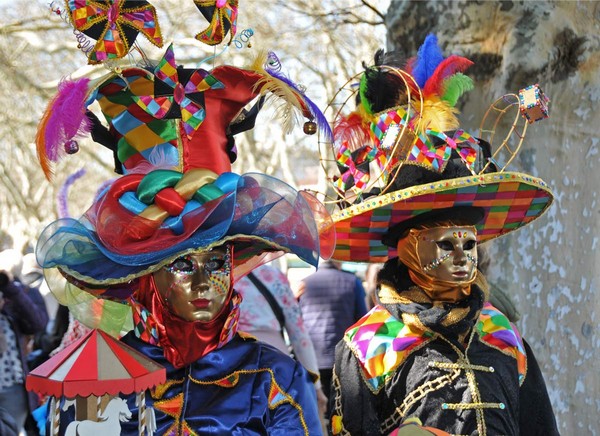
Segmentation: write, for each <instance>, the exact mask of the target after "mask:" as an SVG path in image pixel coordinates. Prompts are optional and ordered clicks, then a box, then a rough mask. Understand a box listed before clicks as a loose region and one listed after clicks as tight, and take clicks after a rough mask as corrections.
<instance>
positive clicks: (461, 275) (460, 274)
mask: <svg viewBox="0 0 600 436" xmlns="http://www.w3.org/2000/svg"><path fill="white" fill-rule="evenodd" d="M452 275H453V276H454V277H458V278H461V279H462V278H465V277H467V276H468V275H469V273H468V272H467V271H456V272H453V273H452Z"/></svg>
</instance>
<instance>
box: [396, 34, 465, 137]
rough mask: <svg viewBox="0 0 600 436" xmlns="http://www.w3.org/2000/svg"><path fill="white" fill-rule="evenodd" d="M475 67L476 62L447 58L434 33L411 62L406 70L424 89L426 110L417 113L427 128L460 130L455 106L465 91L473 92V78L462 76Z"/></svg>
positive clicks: (454, 56) (424, 106)
mask: <svg viewBox="0 0 600 436" xmlns="http://www.w3.org/2000/svg"><path fill="white" fill-rule="evenodd" d="M471 65H473V62H472V61H470V60H469V59H467V58H464V57H462V56H457V55H451V56H448V57H447V58H444V55H443V54H442V50H441V48H440V47H439V45H438V40H437V37H436V36H435V35H433V34H429V35H427V37H426V38H425V41H424V42H423V45H422V46H421V47H420V48H419V51H418V53H417V56H416V57H414V58H411V59H409V60H408V62H407V64H406V71H407V72H408V73H409V74H411V75H412V76H413V77H414V79H415V81H416V82H417V85H419V87H420V88H421V93H422V96H423V107H422V108H419V107H417V110H419V111H420V113H421V115H422V120H423V126H424V127H425V128H429V129H434V130H437V131H447V130H452V129H456V128H457V127H458V119H457V118H456V114H457V113H458V110H457V109H455V108H454V106H455V105H456V103H457V101H458V99H459V98H460V97H461V96H462V95H463V94H464V93H465V92H467V91H470V90H471V89H473V81H472V80H471V78H470V77H468V76H466V75H464V74H462V73H463V72H464V71H465V70H466V69H467V68H469V67H470V66H471ZM416 106H420V103H417V104H416Z"/></svg>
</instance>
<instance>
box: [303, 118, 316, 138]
mask: <svg viewBox="0 0 600 436" xmlns="http://www.w3.org/2000/svg"><path fill="white" fill-rule="evenodd" d="M303 130H304V133H306V134H307V135H314V134H315V133H317V123H315V122H314V121H307V122H306V123H304V127H303Z"/></svg>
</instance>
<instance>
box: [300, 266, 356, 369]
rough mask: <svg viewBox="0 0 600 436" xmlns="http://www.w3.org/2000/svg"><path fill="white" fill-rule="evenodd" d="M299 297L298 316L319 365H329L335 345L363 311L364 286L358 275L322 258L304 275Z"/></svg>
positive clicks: (323, 366)
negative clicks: (311, 270) (315, 268)
mask: <svg viewBox="0 0 600 436" xmlns="http://www.w3.org/2000/svg"><path fill="white" fill-rule="evenodd" d="M302 289H303V292H302V293H301V295H300V297H299V303H300V309H301V310H302V318H304V324H305V326H306V330H307V331H308V333H309V335H310V338H311V340H312V342H313V345H314V347H315V352H316V353H317V361H318V364H319V369H331V368H333V362H334V357H335V346H336V344H337V343H338V342H339V341H340V340H341V339H342V337H343V336H344V332H345V331H346V329H347V328H348V327H350V326H351V325H352V324H354V323H355V322H356V321H358V320H359V319H360V318H361V317H362V316H363V315H364V314H365V313H367V307H366V303H365V290H364V288H363V285H362V283H361V281H360V279H359V278H358V277H356V276H355V275H354V274H352V273H349V272H346V271H341V270H339V269H337V268H336V267H335V265H334V264H333V263H332V262H323V263H322V264H321V265H320V266H319V269H318V270H317V271H316V272H315V273H313V274H311V275H310V276H308V277H306V278H305V279H304V280H303V284H302Z"/></svg>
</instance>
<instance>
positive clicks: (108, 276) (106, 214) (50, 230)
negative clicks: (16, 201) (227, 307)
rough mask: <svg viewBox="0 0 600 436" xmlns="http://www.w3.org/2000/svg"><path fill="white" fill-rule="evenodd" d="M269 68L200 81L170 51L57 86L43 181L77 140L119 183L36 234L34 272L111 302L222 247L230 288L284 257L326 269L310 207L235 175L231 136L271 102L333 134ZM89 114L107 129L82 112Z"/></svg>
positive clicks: (217, 73)
mask: <svg viewBox="0 0 600 436" xmlns="http://www.w3.org/2000/svg"><path fill="white" fill-rule="evenodd" d="M273 56H275V55H274V54H273V53H267V52H264V53H260V54H259V55H258V57H257V59H256V60H255V62H254V63H253V64H252V65H250V66H249V67H248V68H237V67H233V66H230V65H220V66H217V67H215V68H214V69H212V70H211V71H205V70H203V69H201V68H184V67H182V66H178V65H177V64H176V62H175V56H174V52H173V48H172V46H169V47H168V48H167V50H166V52H165V54H164V56H163V57H162V59H160V60H159V61H158V62H157V63H156V64H148V65H147V66H146V67H144V68H141V67H137V66H136V67H130V68H119V69H116V70H114V71H112V72H111V73H110V74H109V75H108V76H105V77H102V78H100V79H96V80H93V81H91V80H89V79H87V78H83V79H76V80H72V81H65V82H63V83H61V85H60V86H59V92H58V94H57V96H56V97H55V98H54V99H53V100H52V101H51V102H50V104H49V106H48V108H47V110H46V112H45V114H44V116H43V118H42V121H41V122H40V124H39V128H38V135H37V147H38V156H39V158H40V162H41V165H42V168H43V169H44V171H45V173H46V175H47V176H48V177H50V176H51V175H52V171H53V163H54V162H56V161H57V160H58V158H60V157H61V155H64V152H62V147H63V146H64V147H65V150H66V151H67V153H68V152H70V151H72V150H71V148H73V149H75V150H76V149H77V147H78V146H77V145H76V143H75V138H76V137H77V136H78V135H81V134H85V133H91V135H92V138H93V139H94V140H95V141H96V142H98V143H100V144H102V145H104V146H106V147H108V148H110V149H111V150H112V151H113V152H114V158H115V167H116V168H115V169H116V171H117V172H118V173H120V174H122V176H121V177H119V178H117V179H116V180H114V181H113V182H111V183H110V184H109V185H107V186H106V187H105V188H104V189H102V190H101V192H99V193H98V195H97V197H96V198H95V199H94V203H93V205H92V206H91V207H90V209H89V210H88V211H87V212H86V213H85V214H84V216H83V217H82V218H81V219H79V220H74V219H69V218H66V219H61V220H58V221H55V222H54V223H51V224H50V225H49V226H48V227H47V228H46V229H45V230H44V231H43V232H42V235H41V236H40V238H39V240H38V245H37V249H36V254H37V259H38V262H39V263H40V265H42V266H43V267H44V268H53V267H58V268H59V269H60V271H61V272H62V273H63V274H64V275H65V276H67V277H68V278H69V279H70V280H71V281H72V282H74V283H77V285H78V286H80V287H82V288H87V289H91V288H97V289H103V291H102V292H103V293H102V297H106V298H114V299H117V300H119V299H123V298H124V297H126V296H127V295H129V294H130V293H131V290H132V285H133V286H135V282H136V280H137V279H139V278H140V277H142V276H144V275H147V274H150V273H152V272H153V271H156V270H157V269H159V268H161V267H162V266H164V265H166V264H168V263H169V262H171V261H172V260H173V259H175V258H177V257H178V256H181V255H183V254H187V253H190V252H194V251H199V250H206V249H210V248H211V247H214V246H217V245H221V244H224V243H231V244H233V245H234V250H233V253H234V254H233V256H234V258H233V264H234V276H235V277H238V278H239V277H241V276H243V275H244V274H245V273H247V272H248V271H249V270H251V269H252V268H254V267H256V266H257V265H259V264H261V263H264V262H267V261H269V260H272V259H273V258H274V257H276V256H278V255H281V254H283V253H286V252H287V253H294V254H296V255H298V256H299V257H300V258H301V259H303V260H304V261H306V262H308V263H310V264H312V265H315V266H316V264H317V262H318V259H319V258H320V257H322V258H328V257H329V255H330V253H331V249H332V238H333V236H332V235H333V232H332V230H331V227H332V226H331V220H330V217H329V214H328V213H327V211H326V210H325V208H324V207H323V205H322V204H321V203H320V202H319V201H318V200H316V198H314V197H313V196H311V195H310V194H308V193H307V192H299V191H297V190H296V189H294V188H292V187H291V186H289V185H287V184H286V183H284V182H283V181H281V180H278V179H276V178H274V177H270V176H268V175H265V174H258V173H248V174H243V175H238V174H235V173H232V172H231V163H232V162H233V160H234V159H235V158H236V153H235V142H234V140H233V135H234V134H235V133H238V132H240V131H243V130H248V129H249V128H252V127H253V126H254V121H255V117H256V114H257V113H258V110H259V109H260V107H261V106H262V105H263V104H264V102H265V98H266V96H267V94H273V95H275V96H278V97H282V100H283V104H286V105H288V106H289V111H287V113H296V114H297V115H298V116H299V117H302V116H304V117H306V118H308V119H309V120H310V121H309V123H312V124H313V125H314V126H313V127H314V128H315V129H320V130H321V131H325V132H327V131H329V132H330V130H329V126H328V124H327V123H326V121H325V118H324V116H323V115H322V113H321V112H320V110H319V109H318V108H317V106H316V105H315V104H314V103H312V101H311V100H310V99H309V98H308V97H307V96H306V95H305V94H304V92H303V91H302V90H301V89H300V88H299V87H298V86H296V85H295V84H294V83H293V82H291V81H290V80H289V79H287V78H286V77H285V76H284V75H283V74H281V73H280V71H279V70H276V69H273V68H272V67H271V66H272V65H273V64H274V63H273V62H271V61H272V60H273V59H272V57H273ZM275 64H277V65H279V66H280V63H279V62H275ZM282 100H279V102H281V101H282ZM252 101H257V103H255V105H254V106H253V107H252V108H250V109H249V110H246V109H245V106H246V105H248V104H250V103H251V102H252ZM94 102H98V103H99V106H100V109H101V111H102V115H103V116H104V118H105V123H106V124H107V126H108V127H105V125H104V124H105V123H104V122H101V121H100V120H99V119H98V118H97V117H96V116H95V115H94V114H93V113H91V112H90V111H89V110H86V108H87V107H88V106H89V105H91V104H92V103H94ZM312 120H316V122H315V121H312ZM320 120H321V121H320ZM74 143H75V144H74ZM60 152H62V153H60ZM327 229H329V230H327ZM96 293H97V294H100V292H96Z"/></svg>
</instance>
